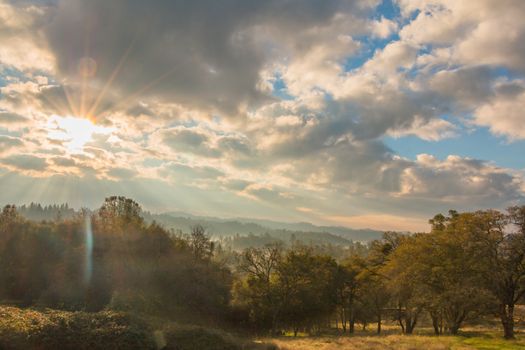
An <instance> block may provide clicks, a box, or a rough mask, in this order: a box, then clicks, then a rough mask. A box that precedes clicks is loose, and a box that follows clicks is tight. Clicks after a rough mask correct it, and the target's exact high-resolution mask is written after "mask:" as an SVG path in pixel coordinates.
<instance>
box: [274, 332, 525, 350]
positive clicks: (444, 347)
mask: <svg viewBox="0 0 525 350" xmlns="http://www.w3.org/2000/svg"><path fill="white" fill-rule="evenodd" d="M264 342H267V343H273V344H275V345H276V346H277V347H278V349H280V350H295V349H297V350H302V349H304V350H313V349H315V350H354V349H355V350H358V349H359V350H362V349H366V350H390V349H391V350H417V349H424V350H473V349H480V350H496V349H502V350H518V349H520V350H523V349H525V337H518V339H517V340H514V341H507V340H504V339H502V338H501V335H500V334H499V333H496V332H494V331H492V330H476V331H469V332H467V333H464V334H462V335H460V336H439V337H436V336H431V335H406V336H405V335H396V334H389V335H382V336H374V335H366V334H358V335H355V336H330V337H318V338H312V337H298V338H293V337H282V338H275V339H264Z"/></svg>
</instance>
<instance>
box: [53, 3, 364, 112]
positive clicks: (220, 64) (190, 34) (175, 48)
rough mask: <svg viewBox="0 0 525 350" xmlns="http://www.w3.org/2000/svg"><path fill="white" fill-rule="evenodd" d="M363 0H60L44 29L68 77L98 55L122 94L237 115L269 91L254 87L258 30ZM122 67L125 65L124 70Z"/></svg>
mask: <svg viewBox="0 0 525 350" xmlns="http://www.w3.org/2000/svg"><path fill="white" fill-rule="evenodd" d="M362 5H363V2H358V1H338V0H326V1H315V0H307V1H299V0H293V1H280V0H271V1H258V0H228V1H220V2H218V1H215V0H201V1H194V0H192V1H189V0H188V1H153V2H146V1H138V0H135V1H123V0H116V1H105V0H93V1H81V0H64V1H60V2H59V4H58V6H57V7H56V9H55V13H54V18H53V21H52V23H51V24H50V25H49V26H48V28H47V30H46V33H47V37H48V39H49V43H50V46H51V49H52V51H53V52H54V54H55V55H56V59H57V64H58V69H59V71H60V72H61V74H62V75H63V76H65V77H73V78H74V77H78V71H79V62H81V59H82V58H83V57H86V56H89V57H91V58H92V59H93V60H94V61H95V62H96V68H97V72H96V78H98V79H99V80H100V81H101V83H103V82H104V81H107V80H108V79H109V78H110V77H111V76H112V74H113V73H116V72H117V70H118V73H116V74H115V79H114V81H113V84H112V86H113V87H114V88H115V89H117V90H118V91H120V93H121V95H122V96H129V95H130V94H131V95H133V94H135V93H137V95H138V96H143V95H153V96H155V98H163V99H165V100H171V101H176V102H180V103H184V104H189V105H195V104H197V105H199V107H201V108H202V107H207V108H210V109H218V110H220V111H223V112H225V114H226V116H228V115H229V114H236V113H237V111H238V108H239V107H240V106H241V105H250V106H254V105H258V104H260V103H261V102H263V101H266V100H268V99H269V98H270V97H269V96H268V95H266V94H264V93H262V92H261V91H259V90H258V89H257V88H256V86H257V83H258V81H259V78H260V77H259V72H260V70H261V69H262V67H263V65H264V64H265V62H266V61H265V60H266V56H267V55H268V50H269V49H270V48H271V47H269V46H268V45H266V47H265V45H262V43H259V42H257V41H256V40H255V38H254V35H253V33H254V31H257V29H264V28H270V29H272V31H277V32H279V33H282V35H289V34H290V33H297V32H300V31H302V30H306V29H308V28H313V27H315V26H319V25H323V24H325V23H327V22H329V21H330V20H331V19H332V18H333V17H334V15H335V14H336V13H338V12H340V11H348V10H350V9H353V10H355V11H358V10H360V9H361V8H362V7H363V6H362ZM119 67H120V69H119Z"/></svg>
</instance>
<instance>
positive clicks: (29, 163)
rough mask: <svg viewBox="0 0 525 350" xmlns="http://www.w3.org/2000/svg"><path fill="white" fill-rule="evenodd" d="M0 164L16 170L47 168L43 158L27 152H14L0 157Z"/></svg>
mask: <svg viewBox="0 0 525 350" xmlns="http://www.w3.org/2000/svg"><path fill="white" fill-rule="evenodd" d="M0 165H4V166H5V165H7V166H9V167H13V168H15V169H18V170H29V171H35V172H40V171H44V170H45V169H46V168H47V162H46V159H45V158H41V157H37V156H32V155H29V154H16V155H11V156H8V157H6V158H1V159H0Z"/></svg>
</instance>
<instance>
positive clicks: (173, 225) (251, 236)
mask: <svg viewBox="0 0 525 350" xmlns="http://www.w3.org/2000/svg"><path fill="white" fill-rule="evenodd" d="M18 211H19V213H20V214H21V215H22V216H24V217H25V218H27V219H29V220H33V221H42V220H51V221H53V220H57V219H69V218H72V217H73V216H74V215H75V214H76V213H77V211H75V210H74V209H72V208H70V207H69V206H68V205H67V204H61V205H47V206H41V205H40V204H37V203H31V204H29V205H23V206H20V207H18ZM143 215H144V218H145V219H146V220H147V221H150V222H151V221H153V220H155V221H156V222H158V223H159V224H162V225H163V226H165V227H166V228H168V229H173V230H175V231H177V230H180V231H182V232H184V233H188V232H190V230H191V228H192V227H193V226H195V225H202V226H203V227H204V228H206V230H207V232H208V233H209V234H210V235H212V236H213V237H214V238H216V239H227V238H234V241H233V243H232V245H235V246H239V247H245V246H250V245H253V246H259V245H263V244H264V243H268V242H271V241H282V242H284V243H291V242H293V241H300V242H303V243H305V244H316V245H323V244H332V245H339V246H348V245H351V244H352V243H353V242H369V241H372V240H374V239H378V238H381V235H382V232H381V231H376V230H370V229H361V230H359V229H351V228H347V227H337V226H316V225H313V224H311V223H307V222H298V223H287V222H278V221H271V220H261V219H250V218H233V219H222V218H216V217H211V216H196V215H192V214H188V213H184V212H169V213H164V214H152V213H149V212H144V213H143Z"/></svg>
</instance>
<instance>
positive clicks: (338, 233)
mask: <svg viewBox="0 0 525 350" xmlns="http://www.w3.org/2000/svg"><path fill="white" fill-rule="evenodd" d="M145 217H146V219H148V220H155V221H157V222H158V223H160V224H162V225H164V226H166V227H167V228H170V229H174V230H181V231H182V232H189V231H190V230H191V227H192V226H195V225H197V224H198V225H202V226H204V227H205V228H206V230H207V231H208V233H209V234H211V235H212V236H214V237H217V238H221V237H231V236H266V237H267V238H268V237H271V238H276V239H279V240H281V241H283V242H290V241H291V240H300V241H302V242H304V243H314V244H327V243H330V244H335V245H347V244H351V243H352V242H354V241H360V242H367V241H371V240H374V239H378V238H381V235H382V232H381V231H375V230H357V229H351V228H346V227H334V226H315V225H313V224H310V223H305V222H301V223H284V222H277V221H271V220H260V219H248V218H235V219H221V218H214V217H208V216H195V215H191V214H187V213H181V212H171V213H165V214H149V213H147V214H146V216H145Z"/></svg>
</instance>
